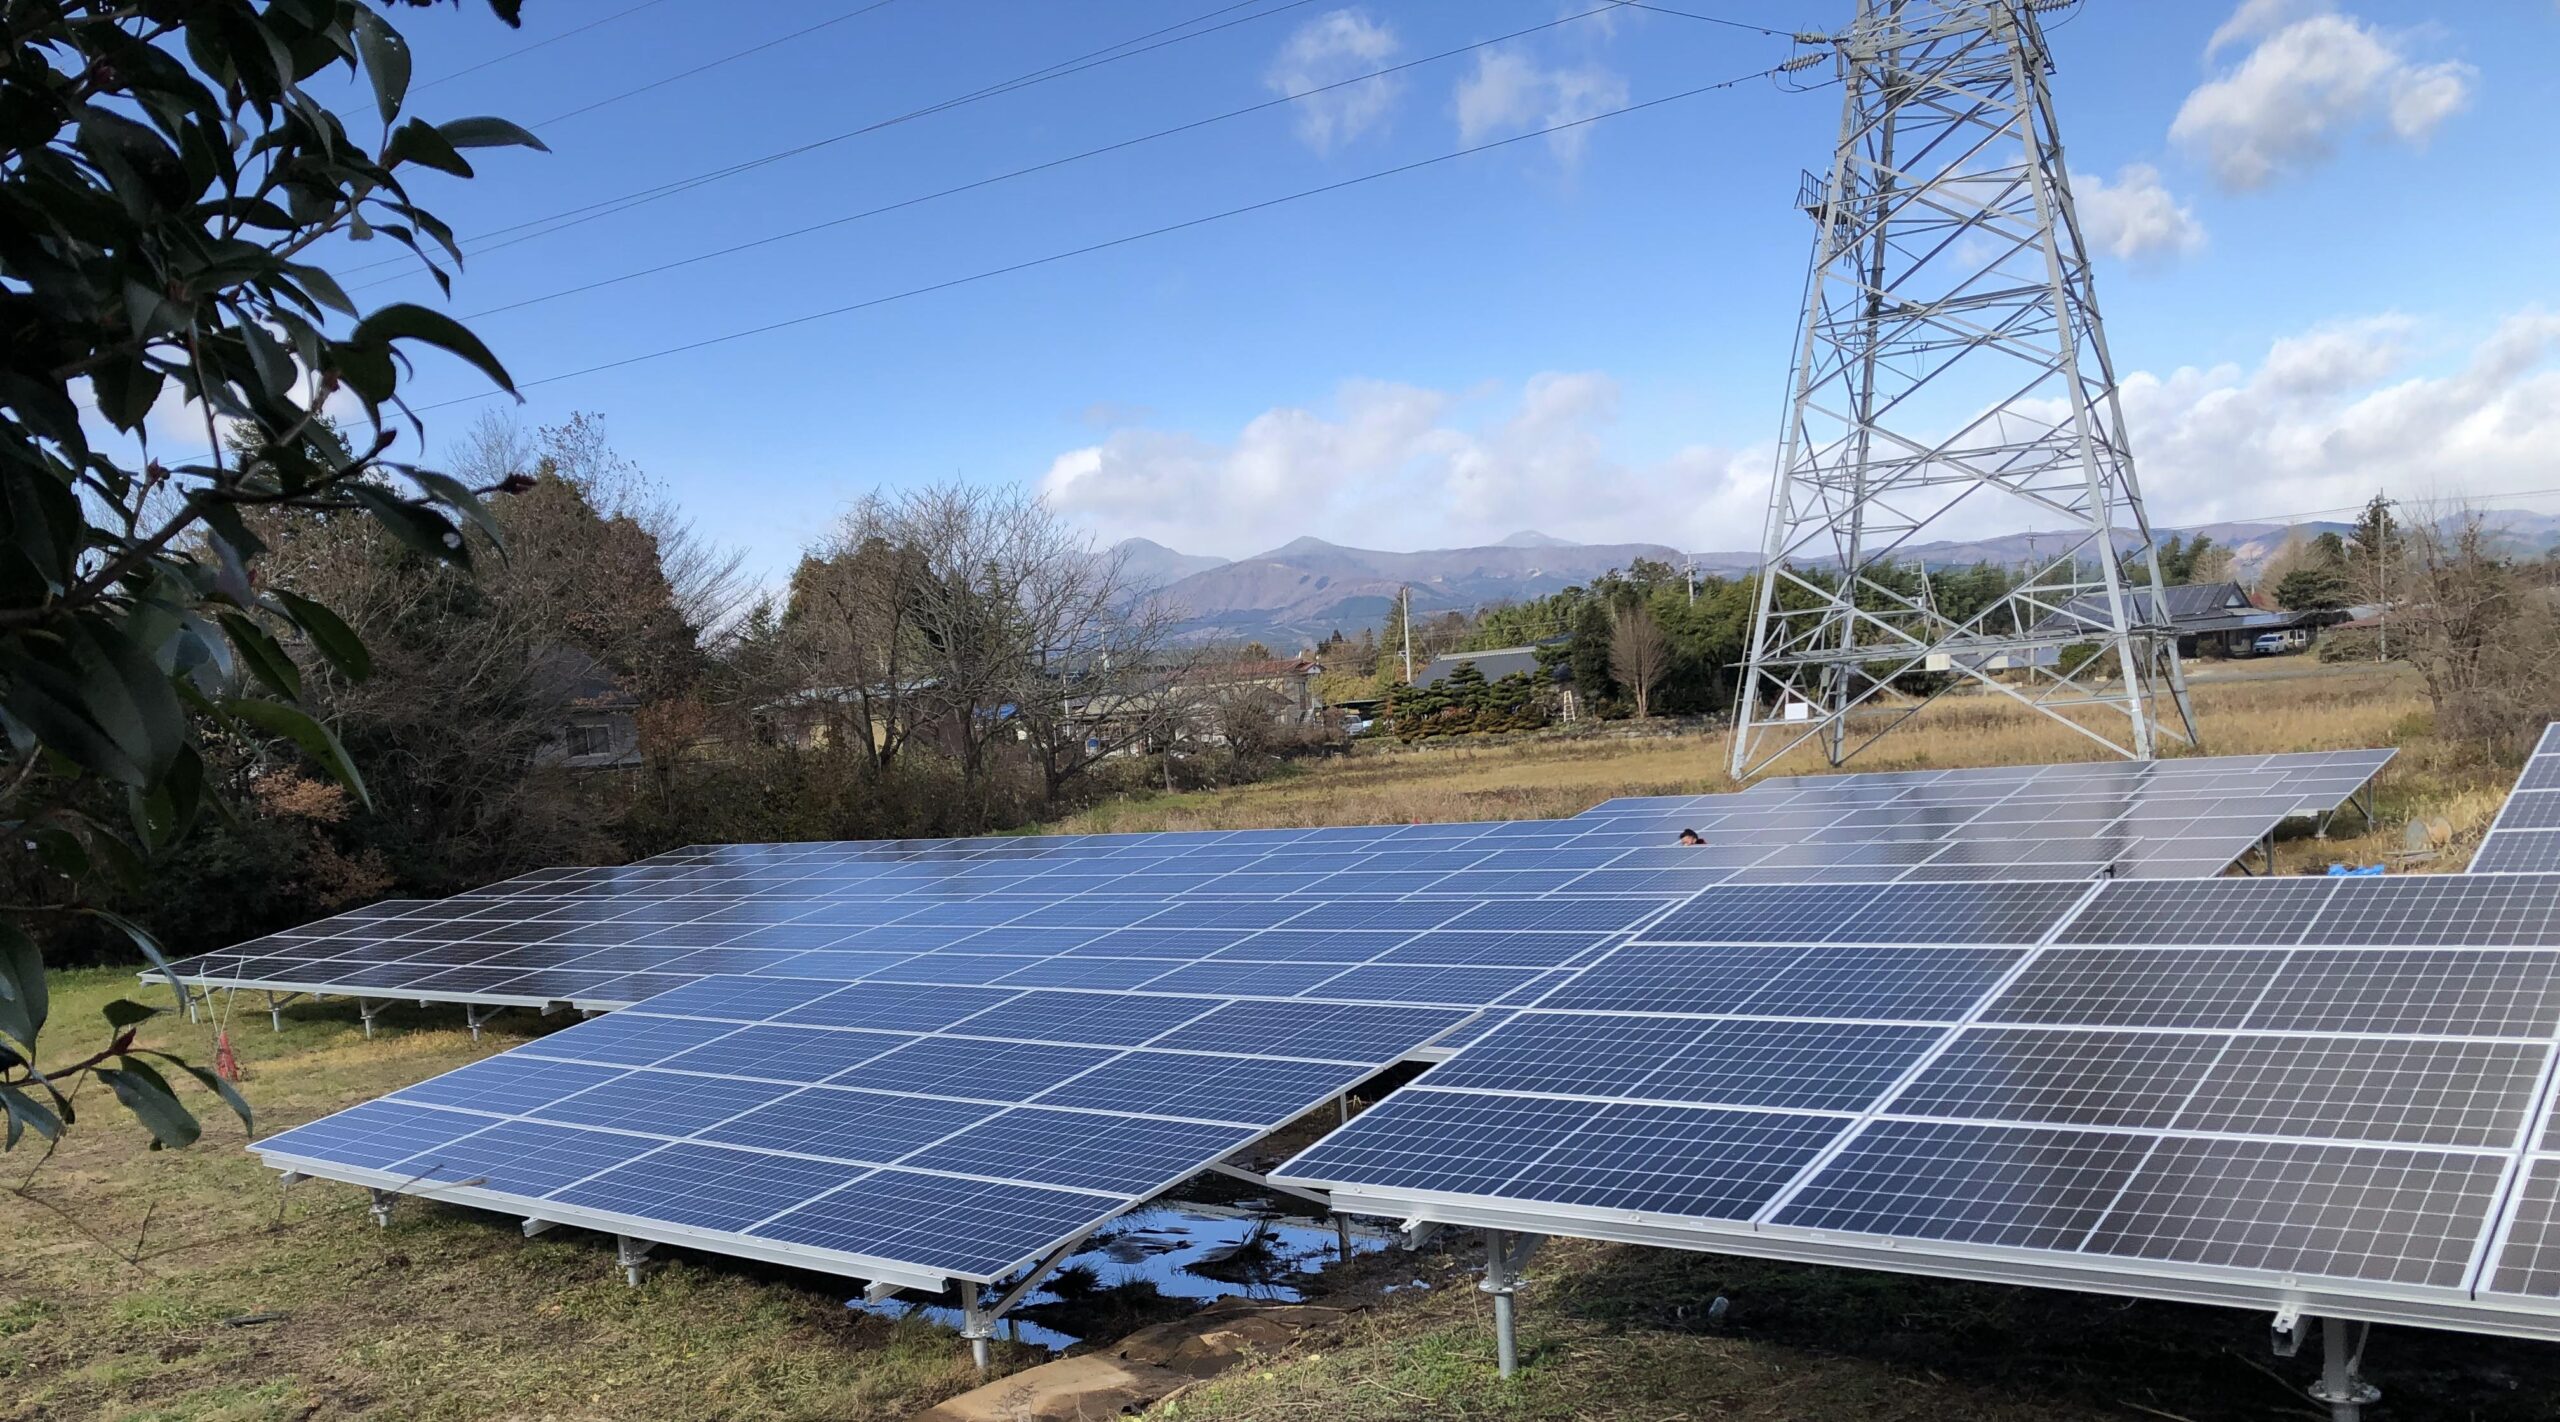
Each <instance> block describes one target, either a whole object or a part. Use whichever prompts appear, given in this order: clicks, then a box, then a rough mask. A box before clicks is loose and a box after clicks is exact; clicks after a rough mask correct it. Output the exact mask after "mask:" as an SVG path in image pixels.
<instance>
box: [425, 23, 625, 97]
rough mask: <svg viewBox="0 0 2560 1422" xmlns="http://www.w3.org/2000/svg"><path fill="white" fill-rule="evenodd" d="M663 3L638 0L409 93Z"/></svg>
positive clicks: (502, 62)
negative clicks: (638, 1)
mask: <svg viewBox="0 0 2560 1422" xmlns="http://www.w3.org/2000/svg"><path fill="white" fill-rule="evenodd" d="M665 3H667V0H640V3H639V4H637V5H633V6H631V7H630V8H628V9H623V10H616V11H614V12H613V13H612V14H610V15H606V16H604V17H603V18H602V19H595V20H589V21H587V22H586V23H585V24H583V25H579V26H577V27H576V28H574V29H566V30H562V31H561V32H560V33H558V34H556V35H553V36H552V37H551V38H549V39H543V40H535V41H534V42H533V43H531V44H528V45H522V46H519V47H518V48H515V49H511V50H508V51H507V52H506V53H504V54H500V55H492V56H491V57H489V58H487V59H484V60H481V61H480V62H479V63H477V64H469V65H465V66H463V67H462V68H460V69H457V70H455V71H453V72H452V73H450V74H439V75H437V76H436V77H435V78H433V79H423V80H420V81H419V82H417V83H415V84H412V85H410V86H409V92H410V93H412V94H414V93H417V92H418V91H419V90H421V89H432V88H434V87H435V86H437V85H438V84H444V83H449V82H451V81H453V80H455V79H459V78H461V77H462V76H463V75H465V74H477V73H479V72H480V71H481V70H483V69H486V68H488V67H489V66H490V65H493V64H504V63H506V62H507V61H508V60H510V59H514V58H516V57H517V56H519V55H526V54H531V53H533V52H534V51H535V50H537V49H545V48H548V47H550V46H552V45H555V44H558V43H559V42H560V41H562V40H564V39H567V38H569V37H570V36H571V35H582V34H585V33H586V32H587V31H589V30H592V29H594V28H596V27H597V26H599V25H610V24H612V23H613V22H614V21H616V20H619V19H621V18H622V17H623V16H625V15H636V14H639V13H640V12H641V11H643V10H646V9H648V8H649V7H650V6H652V5H663V4H665Z"/></svg>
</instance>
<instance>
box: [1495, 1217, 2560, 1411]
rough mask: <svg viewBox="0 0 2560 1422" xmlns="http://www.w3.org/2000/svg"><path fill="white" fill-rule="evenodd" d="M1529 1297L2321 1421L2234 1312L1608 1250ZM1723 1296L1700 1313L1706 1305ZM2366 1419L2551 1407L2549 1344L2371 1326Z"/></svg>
mask: <svg viewBox="0 0 2560 1422" xmlns="http://www.w3.org/2000/svg"><path fill="white" fill-rule="evenodd" d="M1540 1294H1541V1297H1540V1298H1539V1299H1538V1304H1540V1305H1543V1306H1545V1307H1550V1308H1556V1309H1560V1310H1564V1311H1566V1312H1569V1313H1571V1314H1573V1315H1575V1316H1578V1317H1580V1318H1583V1319H1586V1320H1588V1321H1591V1322H1594V1323H1597V1324H1600V1325H1602V1326H1604V1327H1608V1328H1611V1329H1615V1330H1650V1331H1659V1332H1667V1333H1679V1334H1695V1335H1717V1336H1726V1337H1734V1338H1739V1339H1747V1340H1752V1341H1756V1342H1760V1343H1763V1344H1774V1345H1778V1346H1782V1347H1787V1348H1794V1349H1801V1350H1804V1351H1807V1352H1813V1353H1821V1354H1825V1355H1829V1356H1838V1357H1850V1358H1859V1359H1864V1360H1868V1361H1872V1362H1879V1363H1884V1364H1887V1365H1889V1366H1892V1367H1894V1368H1896V1369H1899V1370H1907V1371H1915V1372H1927V1373H1930V1374H1933V1375H1935V1376H1937V1377H1939V1378H1943V1379H1946V1380H1948V1381H1950V1382H1955V1383H1959V1384H1963V1385H1966V1386H1971V1387H1979V1388H1983V1389H1986V1390H1993V1391H1997V1392H2001V1393H2005V1394H2008V1395H2011V1396H2015V1397H2018V1398H2020V1399H2021V1400H2037V1401H2043V1402H2049V1403H2056V1404H2070V1405H2075V1406H2087V1407H2094V1408H2102V1409H2103V1408H2114V1409H2122V1408H2125V1407H2127V1406H2131V1407H2132V1408H2134V1409H2135V1410H2137V1411H2149V1412H2151V1413H2153V1414H2154V1415H2157V1414H2159V1413H2167V1414H2170V1415H2172V1416H2174V1417H2179V1418H2187V1419H2194V1422H2206V1419H2219V1418H2239V1417H2252V1418H2264V1417H2269V1416H2325V1415H2326V1409H2315V1408H2313V1407H2312V1405H2311V1404H2310V1403H2308V1402H2307V1401H2306V1400H2305V1399H2304V1396H2303V1392H2302V1389H2303V1388H2304V1387H2305V1386H2307V1385H2309V1384H2310V1383H2311V1382H2312V1381H2313V1380H2314V1379H2315V1378H2316V1376H2317V1373H2318V1367H2319V1364H2318V1357H2319V1349H2320V1345H2319V1342H2318V1340H2317V1338H2316V1337H2313V1338H2309V1339H2306V1341H2305V1344H2304V1347H2303V1350H2302V1355H2301V1356H2299V1357H2296V1358H2291V1359H2284V1358H2277V1357H2275V1356H2273V1354H2272V1353H2271V1352H2270V1351H2269V1349H2268V1345H2267V1324H2268V1321H2269V1320H2268V1319H2267V1318H2265V1317H2264V1316H2261V1315H2258V1314H2253V1313H2248V1312H2243V1311H2240V1310H2236V1309H2224V1308H2208V1307H2203V1306H2199V1305H2190V1304H2172V1303H2156V1302H2150V1301H2145V1300H2136V1299H2124V1298H2110V1297H2105V1296H2102V1295H2096V1294H2080V1293H2068V1292H2062V1291H2058V1290H2044V1289H2027V1288H2016V1287H2010V1286H2006V1285H1999V1284H1975V1283H1966V1282H1961V1281H1956V1280H1946V1279H1931V1278H1924V1277H1920V1276H1917V1275H1905V1274H1887V1273H1880V1272H1876V1271H1872V1270H1858V1269H1839V1268H1827V1267H1819V1266H1814V1265H1800V1264H1786V1263H1778V1262H1772V1261H1764V1260H1751V1259H1733V1258H1725V1257H1721V1256H1716V1255H1706V1254H1689V1253H1682V1252H1678V1251H1673V1250H1665V1249H1636V1248H1610V1249H1605V1250H1602V1251H1600V1252H1599V1253H1598V1254H1597V1255H1596V1257H1595V1258H1594V1259H1593V1261H1592V1263H1591V1267H1588V1268H1583V1269H1576V1270H1573V1271H1571V1272H1562V1271H1559V1272H1557V1273H1556V1274H1554V1275H1553V1276H1552V1281H1551V1282H1550V1283H1549V1285H1548V1287H1547V1288H1545V1289H1543V1290H1541V1291H1540ZM1718 1297H1722V1298H1724V1299H1726V1300H1727V1301H1728V1306H1727V1308H1726V1310H1725V1312H1724V1314H1723V1317H1722V1318H1721V1319H1720V1320H1718V1321H1714V1322H1710V1321H1709V1313H1710V1310H1711V1308H1712V1306H1713V1303H1714V1301H1715V1300H1716V1299H1717V1298H1718ZM2365 1370H2366V1373H2367V1376H2368V1379H2369V1380H2370V1381H2373V1382H2375V1383H2377V1384H2379V1385H2380V1386H2381V1388H2382V1390H2383V1399H2384V1404H2385V1406H2384V1408H2382V1409H2379V1410H2378V1416H2382V1417H2404V1418H2408V1417H2449V1418H2464V1419H2476V1422H2504V1419H2519V1422H2521V1419H2550V1418H2554V1417H2560V1345H2554V1344H2549V1343H2537V1342H2529V1341H2524V1340H2518V1339H2507V1338H2489V1337H2480V1336H2476V1335H2471V1334H2463V1333H2452V1332H2445V1331H2440V1330H2435V1329H2424V1328H2407V1327H2398V1328H2395V1327H2378V1328H2376V1329H2374V1331H2373V1334H2372V1338H2371V1341H2370V1343H2369V1344H2368V1346H2367V1348H2366V1352H2365Z"/></svg>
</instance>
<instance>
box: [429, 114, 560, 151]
mask: <svg viewBox="0 0 2560 1422" xmlns="http://www.w3.org/2000/svg"><path fill="white" fill-rule="evenodd" d="M436 132H438V133H441V134H443V135H444V141H445V142H447V143H450V144H452V145H453V146H454V147H456V148H532V149H537V150H539V151H541V152H544V153H548V152H550V151H551V146H550V145H549V144H547V143H544V142H543V141H542V140H541V139H539V138H536V137H534V136H533V135H532V134H531V133H530V132H528V131H526V130H525V129H523V128H520V127H518V126H516V125H515V124H511V123H509V122H507V121H506V120H505V119H502V118H488V117H485V116H483V117H480V118H458V119H448V120H446V121H445V122H443V123H440V124H437V125H436Z"/></svg>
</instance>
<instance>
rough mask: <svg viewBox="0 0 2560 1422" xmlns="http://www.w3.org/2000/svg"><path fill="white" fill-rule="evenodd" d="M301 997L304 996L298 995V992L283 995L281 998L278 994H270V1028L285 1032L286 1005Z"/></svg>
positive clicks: (268, 1002) (268, 1009)
mask: <svg viewBox="0 0 2560 1422" xmlns="http://www.w3.org/2000/svg"><path fill="white" fill-rule="evenodd" d="M300 996H302V994H300V993H298V992H289V993H286V994H284V995H283V996H281V997H279V996H277V995H276V994H274V993H268V994H267V1025H268V1026H270V1027H273V1028H274V1029H275V1030H277V1031H279V1032H281V1031H283V1030H284V1005H285V1004H286V1003H288V1002H291V1001H293V1000H294V999H295V998H297V997H300Z"/></svg>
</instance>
